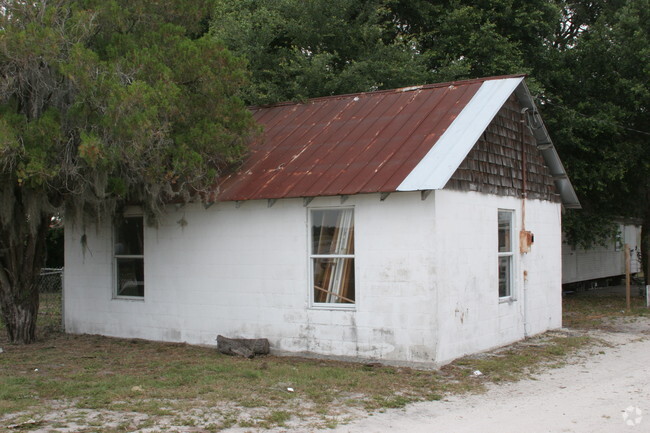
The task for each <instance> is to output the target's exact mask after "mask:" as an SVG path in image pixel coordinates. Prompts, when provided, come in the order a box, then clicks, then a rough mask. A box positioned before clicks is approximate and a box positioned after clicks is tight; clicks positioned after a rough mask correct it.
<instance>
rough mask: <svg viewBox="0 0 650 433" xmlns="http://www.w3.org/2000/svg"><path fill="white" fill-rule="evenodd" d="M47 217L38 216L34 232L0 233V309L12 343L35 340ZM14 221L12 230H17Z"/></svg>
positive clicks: (26, 342)
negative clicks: (39, 217)
mask: <svg viewBox="0 0 650 433" xmlns="http://www.w3.org/2000/svg"><path fill="white" fill-rule="evenodd" d="M49 221H50V219H49V218H41V219H40V220H39V222H38V226H37V227H36V229H35V233H30V232H29V231H22V232H19V233H10V232H9V230H10V229H9V230H5V231H3V232H0V246H1V247H3V248H0V312H1V313H2V321H3V323H4V325H5V328H6V329H7V336H8V337H9V341H11V342H12V343H22V344H29V343H33V342H34V341H35V340H36V319H37V318H38V307H39V296H38V295H39V293H38V282H39V275H40V271H41V267H42V266H43V263H44V260H45V243H46V236H47V231H48V229H49ZM19 226H23V227H24V226H25V224H20V223H18V224H16V227H15V229H16V230H17V231H20V229H19V228H18V227H19Z"/></svg>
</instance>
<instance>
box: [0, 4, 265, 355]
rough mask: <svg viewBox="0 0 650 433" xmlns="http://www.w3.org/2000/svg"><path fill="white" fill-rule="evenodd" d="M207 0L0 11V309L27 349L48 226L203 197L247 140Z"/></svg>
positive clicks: (236, 63) (234, 69) (246, 116)
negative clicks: (61, 219) (59, 217)
mask: <svg viewBox="0 0 650 433" xmlns="http://www.w3.org/2000/svg"><path fill="white" fill-rule="evenodd" d="M211 10H212V2H211V1H209V0H195V1H192V2H182V4H179V3H178V2H150V1H147V0H130V1H128V2H127V1H124V0H83V1H81V0H80V1H74V0H49V1H46V0H32V1H29V2H28V1H22V0H6V1H2V2H0V310H1V313H2V318H3V321H4V324H5V326H6V329H7V332H8V336H9V339H10V340H11V341H14V342H22V343H29V342H32V341H34V339H35V326H36V315H37V311H38V287H37V286H36V281H37V276H38V274H39V270H40V268H41V266H42V265H43V261H44V258H45V238H46V235H47V232H48V227H49V224H50V221H51V218H52V216H53V215H54V214H55V213H57V212H59V211H62V210H63V209H65V215H66V218H67V221H77V222H78V223H80V224H85V221H89V220H90V219H99V218H107V217H110V216H111V215H113V214H114V213H115V211H116V209H118V208H119V207H120V206H121V205H123V204H125V203H133V202H137V203H141V204H142V205H143V208H144V210H145V212H146V214H147V215H148V216H155V215H156V214H157V213H158V212H160V210H161V206H162V205H163V204H164V203H166V202H169V201H170V200H190V199H192V198H201V197H202V198H205V199H209V197H207V196H206V195H209V194H210V192H211V190H212V188H211V187H212V185H213V182H214V180H215V176H216V175H217V174H218V173H219V172H220V171H221V170H224V169H227V168H228V167H229V166H230V165H232V164H234V163H237V162H238V161H239V160H240V159H241V157H242V155H243V154H244V152H245V147H246V146H245V145H246V141H247V139H248V137H250V135H251V134H253V133H254V131H255V128H254V125H253V121H252V118H251V115H250V113H249V112H248V110H246V108H245V106H244V104H243V103H242V101H241V100H240V99H239V98H238V97H237V91H238V89H239V87H240V86H241V85H242V84H243V83H244V81H245V71H244V69H243V62H242V61H240V60H239V59H238V58H237V57H235V56H233V55H232V54H231V53H230V52H229V51H228V50H227V49H225V48H224V47H223V46H222V45H221V44H220V43H219V42H217V41H216V40H215V39H214V38H212V37H210V36H209V35H207V33H206V32H207V29H208V27H207V24H208V22H209V19H210V16H209V11H211Z"/></svg>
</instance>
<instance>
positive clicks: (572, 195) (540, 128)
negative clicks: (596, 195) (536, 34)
mask: <svg viewBox="0 0 650 433" xmlns="http://www.w3.org/2000/svg"><path fill="white" fill-rule="evenodd" d="M515 95H516V96H517V98H518V99H519V102H520V103H521V105H522V106H523V107H524V108H526V109H528V113H530V117H529V119H530V121H529V125H528V126H529V127H530V130H531V131H532V133H533V136H534V137H535V141H536V142H537V149H538V150H539V151H540V153H541V154H542V157H543V158H544V162H546V165H547V166H548V168H549V171H550V174H551V176H553V181H554V182H555V187H556V188H557V190H558V192H559V194H560V198H561V200H562V204H563V205H564V207H565V208H567V209H582V205H581V204H580V200H578V196H577V194H576V192H575V190H574V189H573V185H572V184H571V181H570V180H569V176H568V175H567V173H566V170H565V169H564V165H563V164H562V161H561V160H560V156H559V155H558V153H557V150H556V149H555V146H554V145H553V141H552V140H551V137H550V136H549V134H548V130H547V129H546V126H545V125H544V122H543V121H542V118H541V116H540V115H539V111H538V110H537V106H536V105H535V102H534V101H533V97H532V96H531V94H530V91H529V90H528V86H526V83H525V82H524V81H522V82H521V83H520V84H519V86H517V88H516V89H515Z"/></svg>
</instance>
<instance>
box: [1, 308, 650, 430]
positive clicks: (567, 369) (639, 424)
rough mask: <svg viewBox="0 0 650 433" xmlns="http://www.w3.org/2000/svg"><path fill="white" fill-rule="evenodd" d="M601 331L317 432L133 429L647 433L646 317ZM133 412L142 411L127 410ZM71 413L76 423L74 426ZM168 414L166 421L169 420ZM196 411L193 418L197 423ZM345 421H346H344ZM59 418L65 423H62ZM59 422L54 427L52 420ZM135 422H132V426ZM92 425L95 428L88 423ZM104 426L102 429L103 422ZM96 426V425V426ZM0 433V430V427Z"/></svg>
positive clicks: (90, 420) (82, 420)
mask: <svg viewBox="0 0 650 433" xmlns="http://www.w3.org/2000/svg"><path fill="white" fill-rule="evenodd" d="M604 325H605V326H602V327H601V328H602V329H606V330H602V329H590V330H588V331H577V330H571V331H567V332H570V333H574V332H584V333H586V335H589V336H590V337H593V338H595V339H596V340H597V341H599V343H597V344H595V345H591V346H589V347H588V348H587V349H586V350H582V351H581V352H579V354H578V355H576V356H573V357H572V358H570V359H569V360H568V362H567V363H566V364H565V365H563V366H559V367H555V368H553V367H551V366H549V367H547V368H546V369H545V370H543V372H542V373H539V374H536V375H534V376H533V377H532V378H531V379H524V380H520V381H518V382H512V383H504V384H498V385H494V384H489V382H486V383H488V385H487V391H486V392H485V393H482V394H466V395H459V396H450V397H448V398H445V399H443V400H440V401H433V402H425V403H415V404H410V405H407V406H406V407H405V408H403V409H387V410H385V411H383V412H381V413H375V414H373V415H368V414H367V413H366V412H365V411H363V410H354V411H351V412H346V413H345V414H343V415H344V416H342V417H341V419H340V420H339V424H338V425H337V426H336V427H335V428H333V429H322V430H317V429H316V427H314V426H313V425H314V424H310V423H307V422H305V420H304V419H303V420H300V419H298V417H295V416H293V417H292V418H291V419H290V420H289V421H287V422H286V424H285V426H283V427H275V428H272V429H255V428H251V427H234V428H229V429H225V430H218V429H216V430H214V429H207V428H204V425H205V423H207V422H210V423H212V422H214V424H215V425H217V424H218V422H217V421H218V419H217V418H218V417H216V415H215V419H214V420H212V419H207V420H206V419H204V418H205V416H206V414H205V413H202V414H201V417H202V418H201V420H202V421H201V423H197V425H194V426H183V427H180V426H178V424H177V423H175V422H174V419H173V418H169V417H167V418H165V417H159V418H158V419H156V421H155V423H154V422H152V423H151V424H153V425H150V426H149V427H148V428H147V427H144V428H140V429H139V430H137V431H138V432H139V433H153V432H156V433H158V432H162V431H173V432H183V433H199V432H201V433H204V432H209V431H223V432H228V433H248V432H260V431H262V432H269V433H305V432H315V431H319V432H332V433H384V432H385V433H388V432H394V431H400V432H403V433H425V432H426V433H470V432H471V433H479V432H480V433H511V432H512V433H521V432H526V433H542V432H549V433H551V432H552V433H558V432H568V433H618V432H644V433H645V432H650V317H648V316H627V317H620V318H617V319H609V323H606V324H604ZM127 415H129V414H125V413H120V412H109V411H96V410H95V411H90V410H84V409H69V408H65V407H61V408H58V409H56V410H55V411H52V412H50V413H47V414H45V415H44V418H43V420H44V421H46V422H42V423H41V422H39V423H34V425H30V422H29V421H28V422H23V423H21V424H19V425H18V424H17V425H13V426H11V425H10V426H7V430H4V431H7V432H11V431H30V432H33V433H51V432H53V431H55V432H61V433H73V432H81V431H83V432H91V431H97V432H101V431H103V430H105V429H106V428H107V427H108V426H110V427H111V428H113V430H112V431H129V430H128V429H126V430H125V429H121V428H120V427H119V425H120V423H121V422H123V421H124V419H125V417H126V416H127ZM131 415H132V417H136V418H137V417H143V420H144V421H146V419H145V418H146V416H143V415H138V414H131ZM75 417H79V423H78V424H75V422H74V419H75ZM168 418H169V419H168ZM199 418H200V417H199V416H198V415H197V420H199ZM350 420H351V421H350ZM64 421H65V422H64ZM58 424H60V425H58ZM135 424H138V423H135ZM92 426H96V427H92ZM102 426H103V427H102ZM95 428H96V430H95ZM0 432H3V430H2V427H0Z"/></svg>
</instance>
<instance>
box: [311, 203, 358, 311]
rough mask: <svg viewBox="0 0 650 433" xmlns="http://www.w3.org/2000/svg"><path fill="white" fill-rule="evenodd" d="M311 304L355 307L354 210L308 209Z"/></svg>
mask: <svg viewBox="0 0 650 433" xmlns="http://www.w3.org/2000/svg"><path fill="white" fill-rule="evenodd" d="M310 212H311V246H310V249H311V251H310V260H311V278H312V286H313V293H312V302H313V304H315V305H317V304H354V303H355V293H354V210H353V209H352V208H337V209H311V211H310Z"/></svg>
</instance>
